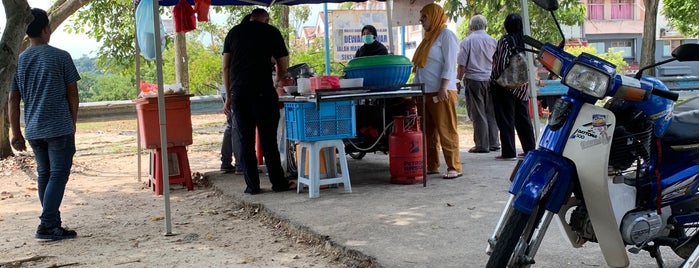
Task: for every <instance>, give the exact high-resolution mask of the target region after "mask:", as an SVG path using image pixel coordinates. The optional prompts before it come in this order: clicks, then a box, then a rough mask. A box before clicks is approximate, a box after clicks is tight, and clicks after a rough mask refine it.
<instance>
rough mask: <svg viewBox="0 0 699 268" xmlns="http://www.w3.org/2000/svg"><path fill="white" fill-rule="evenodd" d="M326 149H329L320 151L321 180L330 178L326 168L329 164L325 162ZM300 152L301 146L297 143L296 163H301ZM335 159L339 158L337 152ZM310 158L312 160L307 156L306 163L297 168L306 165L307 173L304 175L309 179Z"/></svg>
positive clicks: (334, 155)
mask: <svg viewBox="0 0 699 268" xmlns="http://www.w3.org/2000/svg"><path fill="white" fill-rule="evenodd" d="M325 149H327V148H323V149H320V157H319V159H320V161H318V162H319V163H318V167H319V174H320V178H321V179H323V178H327V177H328V170H327V168H326V165H327V164H326V162H325ZM300 150H301V146H299V144H298V143H297V144H296V159H297V160H296V161H297V162H299V161H300V160H301V151H300ZM333 150H334V149H333ZM333 157H335V158H337V152H336V153H334V154H333ZM309 158H310V157H309V156H306V159H304V160H305V161H303V163H296V166H297V167H299V166H300V165H304V170H305V172H304V174H303V176H304V177H308V169H309V168H308V164H309V163H308V159H309ZM331 161H332V160H331ZM333 162H336V161H333ZM297 169H298V170H301V169H300V168H297ZM333 175H334V174H333ZM321 186H322V185H321Z"/></svg>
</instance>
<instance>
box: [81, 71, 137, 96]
mask: <svg viewBox="0 0 699 268" xmlns="http://www.w3.org/2000/svg"><path fill="white" fill-rule="evenodd" d="M93 91H94V94H95V95H94V96H93V97H92V99H90V101H110V100H133V99H135V98H136V96H137V94H136V87H135V86H134V81H133V77H127V76H122V75H115V74H108V75H103V76H101V77H100V78H99V79H97V81H96V82H95V84H94V86H93Z"/></svg>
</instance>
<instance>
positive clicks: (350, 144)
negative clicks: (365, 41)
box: [279, 55, 426, 186]
mask: <svg viewBox="0 0 699 268" xmlns="http://www.w3.org/2000/svg"><path fill="white" fill-rule="evenodd" d="M411 67H412V64H411V62H410V60H409V59H407V58H406V57H403V56H396V55H384V56H371V57H363V58H357V59H354V60H352V61H350V63H348V65H347V66H346V68H345V70H344V71H345V78H347V79H360V80H363V81H362V83H361V85H360V86H350V87H340V86H339V84H345V85H346V84H347V83H333V82H328V83H324V84H321V85H316V86H320V87H318V88H312V89H311V91H310V92H309V91H306V90H305V89H302V87H303V86H304V85H301V84H302V83H305V82H302V81H304V80H301V79H297V80H296V83H297V86H296V88H293V89H294V90H287V91H289V92H291V93H292V94H288V93H287V94H282V95H281V96H280V98H279V101H280V102H284V103H285V104H286V106H287V109H286V111H285V113H287V115H286V117H287V119H286V130H287V131H288V132H296V131H299V129H295V128H294V126H293V125H292V126H290V124H289V122H290V121H293V120H294V118H293V115H292V116H291V118H290V115H289V113H290V112H291V113H294V111H293V110H289V108H288V107H289V104H291V103H306V105H308V104H314V105H315V106H314V107H315V108H316V110H318V111H319V113H321V114H322V113H323V111H321V110H324V109H327V108H326V107H323V108H322V109H321V106H325V105H326V104H328V103H337V102H342V101H352V103H353V105H354V107H353V108H354V109H353V112H355V114H353V117H352V118H351V120H352V131H353V132H352V133H351V135H343V134H347V133H344V132H342V131H339V132H334V131H335V130H334V129H332V128H333V127H335V125H334V124H330V125H329V126H330V127H327V126H328V125H325V126H326V128H327V129H323V131H322V133H323V134H324V135H330V136H328V137H329V138H327V139H332V138H337V137H341V138H342V140H343V141H344V144H345V146H344V151H345V152H346V153H347V154H348V155H350V156H351V157H353V158H355V159H361V157H363V155H364V154H366V153H367V152H384V153H386V152H388V136H389V134H390V133H391V130H392V125H393V117H394V116H405V115H408V114H412V115H415V114H416V109H411V108H415V107H414V102H413V100H412V98H413V97H420V96H423V95H424V87H423V84H405V82H406V81H407V80H408V77H409V75H410V68H411ZM316 84H317V83H316ZM355 85H356V84H355ZM287 89H291V88H287ZM299 92H304V94H301V93H299ZM411 105H412V106H411ZM300 128H302V129H304V131H306V132H307V133H303V134H301V135H304V134H309V135H311V136H313V135H316V134H317V133H315V132H313V128H314V127H309V126H301V127H300ZM420 128H424V123H423V126H421V127H420ZM343 129H346V128H343ZM355 131H356V132H355ZM323 134H317V135H323ZM339 135H343V136H339ZM287 136H288V137H289V138H290V140H291V141H288V144H287V146H286V148H287V152H286V156H287V171H288V172H290V173H293V172H296V171H297V169H296V166H294V164H296V163H297V159H296V158H295V157H296V155H297V154H296V152H295V150H296V147H297V146H296V142H294V141H299V140H304V139H305V140H309V139H310V140H315V139H316V138H315V137H310V138H309V137H304V138H299V137H298V136H299V134H297V133H287ZM318 139H325V138H323V137H321V138H318ZM421 139H422V141H421V143H422V144H423V147H421V148H424V138H422V136H421ZM421 151H422V152H421V153H422V154H423V155H422V156H421V157H420V158H421V159H424V158H425V156H424V150H421ZM421 172H422V173H424V168H422V169H421ZM422 177H423V178H425V176H424V174H422ZM422 182H423V186H426V181H425V180H423V181H422Z"/></svg>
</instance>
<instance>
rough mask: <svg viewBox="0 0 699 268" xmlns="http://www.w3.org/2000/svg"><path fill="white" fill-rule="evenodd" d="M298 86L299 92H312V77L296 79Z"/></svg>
mask: <svg viewBox="0 0 699 268" xmlns="http://www.w3.org/2000/svg"><path fill="white" fill-rule="evenodd" d="M296 86H297V90H298V93H300V94H308V93H311V79H310V78H298V79H296Z"/></svg>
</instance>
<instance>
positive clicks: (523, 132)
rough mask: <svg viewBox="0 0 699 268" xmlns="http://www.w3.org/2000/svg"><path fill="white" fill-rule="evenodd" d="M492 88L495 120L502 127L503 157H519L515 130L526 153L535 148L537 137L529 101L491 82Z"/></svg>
mask: <svg viewBox="0 0 699 268" xmlns="http://www.w3.org/2000/svg"><path fill="white" fill-rule="evenodd" d="M490 90H491V94H492V95H493V106H494V108H495V109H494V110H495V121H496V122H497V124H498V128H499V129H500V143H501V145H502V152H501V153H502V157H504V158H513V157H517V149H516V146H515V130H517V136H519V143H521V144H522V150H524V153H527V152H529V151H531V150H534V149H535V148H536V137H535V136H534V127H533V126H532V121H531V120H530V119H529V105H528V104H529V102H528V101H523V100H521V99H519V98H517V97H516V96H515V95H513V94H512V93H511V92H510V91H509V90H507V89H505V88H502V87H500V86H498V85H496V84H491V85H490Z"/></svg>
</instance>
